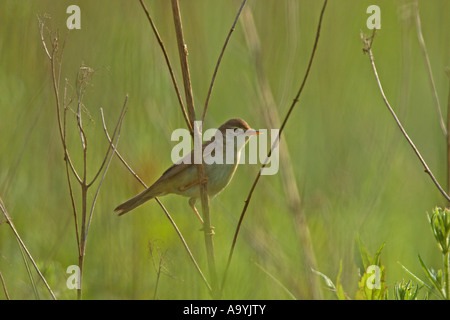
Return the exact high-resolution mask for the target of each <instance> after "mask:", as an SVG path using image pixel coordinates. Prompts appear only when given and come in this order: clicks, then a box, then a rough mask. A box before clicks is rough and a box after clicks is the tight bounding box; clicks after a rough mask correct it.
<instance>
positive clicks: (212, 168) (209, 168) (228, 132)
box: [114, 118, 259, 223]
mask: <svg viewBox="0 0 450 320" xmlns="http://www.w3.org/2000/svg"><path fill="white" fill-rule="evenodd" d="M219 134H220V136H219ZM257 134H259V132H258V131H256V130H253V129H251V128H250V126H249V125H248V124H247V122H245V121H244V120H243V119H240V118H234V119H230V120H228V121H227V122H225V123H224V124H223V125H221V126H220V127H219V129H217V132H216V135H215V136H214V137H213V138H212V139H211V140H210V141H208V142H205V143H203V145H202V152H203V153H202V154H203V159H204V166H205V174H206V177H207V191H208V195H209V196H210V197H214V196H215V195H217V194H218V193H219V192H221V191H222V190H223V189H224V188H225V187H226V186H227V185H228V183H229V182H230V181H231V179H232V178H233V175H234V173H235V171H236V168H237V166H238V164H239V159H240V156H241V151H242V149H243V148H244V146H245V144H246V143H247V142H248V138H249V137H250V136H252V135H257ZM221 137H222V138H221ZM235 140H236V142H235ZM219 144H221V145H222V146H220V145H219ZM217 150H219V151H221V152H222V154H216V152H217ZM227 150H228V151H227ZM231 151H234V152H233V159H232V160H233V161H227V152H231ZM228 157H230V156H229V155H228ZM213 158H214V159H215V160H216V161H215V162H214V161H212V160H213ZM187 159H190V161H189V163H186V162H187V161H186V160H187ZM193 159H194V151H191V152H190V153H189V154H188V155H187V156H186V157H184V158H183V159H181V160H180V161H179V162H177V163H176V164H174V165H173V166H171V167H170V168H169V169H167V170H166V171H165V172H164V173H163V174H162V176H161V177H160V178H159V179H158V180H157V181H156V182H155V183H154V184H153V185H151V186H150V187H149V188H147V189H146V190H144V191H142V192H141V193H139V194H138V195H136V196H135V197H133V198H131V199H130V200H128V201H126V202H124V203H122V204H121V205H119V206H118V207H117V208H116V209H114V211H116V212H118V214H119V216H120V215H123V214H124V213H127V212H128V211H130V210H133V209H134V208H136V207H138V206H140V205H141V204H143V203H144V202H146V201H148V200H151V199H153V198H155V197H159V196H164V195H166V194H169V193H173V194H179V195H182V196H185V197H189V205H190V206H191V208H192V209H193V210H194V212H195V213H196V215H197V216H198V218H199V219H200V221H202V223H203V220H202V218H201V216H200V214H199V213H198V211H197V209H196V208H195V202H196V200H197V199H198V198H200V183H201V182H200V181H199V180H198V173H197V168H196V165H195V164H194V161H193ZM217 159H219V160H220V159H221V160H222V161H217ZM228 160H229V158H228Z"/></svg>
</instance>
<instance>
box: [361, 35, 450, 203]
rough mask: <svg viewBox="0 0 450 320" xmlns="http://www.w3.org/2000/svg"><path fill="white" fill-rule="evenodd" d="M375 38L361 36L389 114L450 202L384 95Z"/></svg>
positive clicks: (449, 199) (449, 198)
mask: <svg viewBox="0 0 450 320" xmlns="http://www.w3.org/2000/svg"><path fill="white" fill-rule="evenodd" d="M374 30H375V29H374ZM374 36H375V32H374V34H373V35H372V37H370V38H367V37H364V36H363V35H362V34H361V40H362V41H363V43H364V45H365V47H364V49H363V51H364V52H366V53H368V54H369V60H370V64H371V66H372V69H373V73H374V75H375V79H376V81H377V85H378V88H379V90H380V93H381V96H382V98H383V101H384V103H385V104H386V106H387V107H388V109H389V112H390V113H391V114H392V116H393V117H394V120H395V122H396V123H397V126H398V127H399V128H400V131H401V132H402V134H403V136H404V137H405V138H406V140H407V141H408V143H409V145H410V146H411V148H412V149H413V150H414V153H415V154H416V156H417V157H418V158H419V160H420V162H421V163H422V165H423V167H424V168H425V172H426V173H427V174H428V175H429V176H430V178H431V180H432V181H433V183H434V184H435V185H436V187H437V188H438V189H439V191H440V192H441V193H442V195H443V196H444V197H445V198H446V199H447V201H450V197H449V196H448V194H447V193H446V192H445V191H444V189H443V188H442V187H441V185H440V184H439V182H438V181H437V180H436V178H435V177H434V175H433V173H432V172H431V170H430V168H429V167H428V165H427V163H426V162H425V160H424V159H423V157H422V155H421V154H420V152H419V150H418V149H417V147H416V146H415V144H414V142H413V141H412V140H411V138H410V137H409V135H408V134H407V133H406V130H405V128H403V125H402V124H401V122H400V120H399V119H398V117H397V115H396V113H395V111H394V109H392V107H391V105H390V104H389V101H388V100H387V98H386V95H385V94H384V91H383V87H382V85H381V81H380V78H379V76H378V72H377V68H376V66H375V62H374V58H373V53H372V41H373V38H374Z"/></svg>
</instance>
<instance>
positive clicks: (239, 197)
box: [0, 0, 450, 299]
mask: <svg viewBox="0 0 450 320" xmlns="http://www.w3.org/2000/svg"><path fill="white" fill-rule="evenodd" d="M146 3H147V6H148V7H149V9H150V12H151V14H152V16H153V18H154V20H155V23H156V25H157V27H158V29H159V30H160V33H161V37H162V38H163V40H164V43H165V45H166V47H167V50H168V51H169V55H170V58H171V61H172V63H173V65H174V66H175V70H176V76H177V79H178V82H179V84H180V85H181V84H182V81H181V72H180V71H179V70H180V69H179V60H178V55H177V54H178V53H177V48H176V41H175V33H174V27H173V19H172V13H171V8H170V4H169V2H168V1H148V2H146ZM321 3H322V2H321V1H312V0H310V1H302V2H300V1H275V0H272V1H269V0H265V1H261V0H260V1H249V2H248V3H247V5H248V6H249V7H250V8H251V10H252V12H253V15H254V18H255V24H256V28H257V30H258V32H259V34H260V37H261V46H262V49H263V51H262V62H263V65H264V68H265V72H266V74H267V77H268V79H269V83H270V85H271V89H272V92H273V95H274V99H275V102H276V104H277V107H278V112H279V114H280V117H281V118H282V117H284V115H285V113H286V111H287V109H288V107H289V105H290V103H291V101H292V99H293V98H294V96H295V93H296V92H297V90H298V87H299V85H300V81H301V80H302V78H303V74H304V71H305V68H306V65H307V62H308V58H309V55H310V52H311V48H312V44H313V41H314V37H315V30H316V27H317V19H318V16H319V12H320V9H321V5H322V4H321ZM409 3H410V2H409V1H376V2H374V1H344V0H341V1H335V0H334V1H329V3H328V8H327V11H326V12H325V17H324V22H323V26H322V32H321V38H320V40H319V47H318V51H317V54H316V57H315V61H314V64H313V67H312V70H311V74H310V78H309V79H308V82H307V84H306V87H305V90H304V92H303V93H302V96H301V98H300V101H299V103H298V105H297V106H296V108H295V109H294V111H293V113H292V115H291V118H290V119H289V121H288V124H287V126H286V129H285V131H284V134H283V137H282V139H286V141H287V143H288V146H289V151H290V154H291V158H292V161H293V164H294V170H295V179H296V181H297V184H298V187H299V190H300V193H301V197H302V208H303V210H304V212H305V214H306V217H307V221H308V225H309V228H310V232H311V241H312V243H313V248H314V253H315V255H316V259H317V268H318V270H319V271H321V272H322V273H324V274H326V275H327V276H329V277H330V278H331V279H333V280H334V279H336V278H337V275H338V272H339V266H340V261H341V260H342V265H343V269H342V272H341V275H340V281H341V283H342V285H343V287H344V289H345V290H348V291H350V292H351V293H353V292H356V290H357V288H358V281H359V280H360V279H358V277H357V276H356V262H355V254H356V255H357V254H358V248H357V247H355V238H356V236H357V234H359V235H360V238H361V240H362V242H363V243H364V244H365V245H366V246H367V248H368V250H369V252H371V253H372V254H373V253H375V252H376V250H377V249H378V248H379V247H380V245H381V244H382V243H385V247H384V248H383V251H382V254H381V257H382V261H383V265H384V267H385V272H386V279H385V280H386V286H388V287H393V286H394V284H395V283H396V282H398V281H401V280H402V279H406V280H409V279H411V276H410V275H409V274H408V273H406V272H405V271H404V270H403V268H402V267H401V265H400V264H399V263H398V262H400V263H401V264H402V265H404V266H406V267H407V268H408V269H409V270H410V271H411V272H413V273H414V274H416V275H423V270H422V267H421V265H420V263H419V261H418V259H417V256H418V254H420V256H421V257H422V259H423V260H424V261H425V262H426V263H427V265H428V266H440V265H441V263H442V260H441V259H442V258H441V255H440V253H439V250H437V248H436V244H435V241H434V238H433V235H432V233H431V232H430V227H429V223H428V220H427V216H426V212H430V211H431V210H432V208H434V207H435V206H445V205H446V203H445V202H444V198H443V197H442V196H441V195H440V194H439V192H438V191H437V189H436V188H435V186H434V185H433V184H432V182H431V181H430V179H429V177H428V176H427V175H426V174H425V173H424V172H423V168H422V167H421V164H420V162H419V161H418V159H417V158H416V157H415V155H414V153H413V151H412V150H411V148H410V147H409V145H408V144H407V143H406V141H405V140H404V138H403V137H402V136H401V134H400V131H399V130H398V129H397V128H396V127H395V123H394V121H393V119H392V118H391V116H390V115H389V113H388V111H387V109H386V107H385V105H384V104H383V101H382V99H381V96H380V93H379V91H378V88H377V86H376V82H375V78H374V76H373V74H372V71H371V68H370V64H369V60H368V57H367V56H366V55H364V54H363V53H362V47H363V45H362V42H361V40H360V38H359V32H360V30H362V31H363V32H366V33H369V31H368V30H367V28H366V19H367V17H368V14H366V8H367V7H368V6H369V5H371V4H378V5H379V6H380V8H381V18H382V22H381V23H382V28H381V30H380V31H379V33H378V35H377V37H376V39H375V42H374V48H373V52H374V55H375V58H376V63H377V68H378V71H379V75H380V78H381V81H382V83H383V86H384V89H385V92H386V95H387V96H388V99H389V100H390V102H391V104H392V105H393V107H394V108H395V109H396V111H397V112H398V114H399V117H400V118H401V120H402V122H403V124H404V126H405V128H406V130H407V131H408V133H409V134H410V136H411V138H412V139H413V140H414V142H415V143H416V145H417V147H418V148H419V149H420V150H421V152H422V155H423V156H424V157H425V159H426V160H427V162H428V164H429V166H430V168H431V169H432V170H433V172H434V174H435V176H436V177H437V178H438V180H439V181H440V182H441V184H443V185H445V184H446V181H445V180H446V178H445V177H446V170H447V169H446V142H445V139H444V138H443V135H442V133H441V131H440V127H439V123H438V119H437V114H436V111H435V108H434V105H433V97H432V93H431V90H430V84H429V81H428V77H427V70H426V67H425V62H424V60H423V56H422V52H421V49H420V46H419V44H418V41H417V36H416V31H415V27H414V24H413V21H410V22H411V23H412V24H411V25H410V26H409V27H408V22H407V20H402V18H401V12H405V11H406V9H407V8H409V7H408V4H409ZM74 4H78V5H79V6H80V8H81V30H74V31H71V33H70V35H69V37H68V40H67V45H66V48H65V54H64V61H63V74H62V77H63V79H64V78H68V79H69V82H70V84H71V89H70V90H69V91H70V93H71V94H72V95H73V94H75V79H76V73H77V70H78V68H79V66H80V65H82V64H85V65H87V66H89V67H91V68H93V69H94V70H96V72H95V74H94V77H93V79H92V81H91V86H90V87H89V88H88V90H87V93H86V97H85V100H84V104H85V105H86V107H87V108H88V110H89V113H90V114H91V116H92V121H88V120H87V119H86V118H85V126H86V130H87V135H88V137H89V143H90V145H89V158H88V163H89V168H91V169H92V170H91V171H89V172H88V175H89V176H92V175H93V174H94V168H97V166H98V165H99V164H100V163H101V161H102V157H103V155H104V152H105V150H106V146H107V141H106V138H105V136H104V134H103V129H102V124H101V118H100V111H99V108H100V107H102V108H103V109H104V111H105V116H106V121H107V123H108V126H109V128H110V131H111V132H112V129H113V124H114V122H115V121H116V119H117V117H118V115H119V112H120V109H121V107H122V104H123V100H124V98H125V95H126V94H128V95H129V99H128V104H127V105H128V112H127V114H126V116H125V119H124V123H123V127H122V133H121V137H120V142H119V150H120V152H121V153H122V155H123V156H124V157H125V158H126V159H127V161H128V162H129V164H130V165H131V166H132V167H133V169H134V170H135V171H136V172H137V173H138V174H139V175H140V176H141V177H142V178H143V179H144V181H145V182H146V183H147V184H151V183H152V182H153V181H154V180H155V179H157V178H158V177H159V175H160V174H161V173H162V172H163V171H164V170H165V169H166V168H167V167H168V166H170V165H171V160H170V151H171V148H172V147H173V146H174V144H175V142H171V141H170V135H171V132H172V130H173V129H175V128H180V127H185V123H184V119H183V117H182V115H181V112H180V110H179V106H178V102H177V98H176V96H175V92H174V90H173V87H172V85H171V80H170V76H169V73H168V72H167V68H166V66H165V63H164V59H163V56H162V54H161V51H160V49H159V47H158V45H157V42H156V40H155V38H154V36H153V34H152V32H151V29H150V26H149V24H148V21H147V20H146V17H145V15H144V13H143V11H142V9H141V7H140V5H139V3H138V1H126V2H125V1H95V2H94V1H77V2H76V3H74ZM238 5H239V3H237V2H236V3H235V2H229V1H220V2H216V1H214V2H212V1H206V0H204V1H198V0H197V1H192V0H191V1H181V12H182V15H183V24H184V33H185V38H186V42H187V45H188V50H189V62H190V70H191V76H192V82H193V83H192V85H193V89H194V100H195V102H196V105H197V109H198V110H201V109H202V107H203V104H204V101H205V98H206V94H207V90H208V86H209V82H210V80H211V76H212V73H213V70H214V67H215V64H216V61H217V58H218V56H219V53H220V49H221V48H222V45H223V42H224V40H225V37H226V35H227V33H228V31H229V28H230V26H231V24H232V22H233V20H234V17H235V14H236V12H237V9H238ZM449 9H450V3H449V2H448V1H437V0H436V1H431V2H430V3H427V4H426V5H425V4H424V2H420V13H421V20H422V28H423V34H424V38H425V42H426V44H427V49H428V54H429V56H430V61H431V66H432V69H433V73H434V78H435V83H436V86H437V92H438V94H439V98H440V102H441V105H442V106H446V105H447V97H448V90H449V89H448V88H449V87H448V78H447V77H446V75H445V73H444V67H445V66H448V65H449V60H448V57H449V56H448V52H449V51H450V42H449V41H448V40H449V35H448V30H450V22H449V21H448V19H447V16H446V13H447V12H449ZM65 12H66V4H65V3H63V2H60V1H59V2H56V3H55V1H50V0H48V1H44V0H40V1H14V0H6V1H5V0H4V1H2V2H1V3H0V27H1V28H0V57H1V59H0V70H1V72H0V88H1V94H0V137H1V141H0V196H1V197H2V198H3V201H4V202H5V204H6V206H7V208H8V211H9V213H10V215H11V217H12V218H13V221H14V224H15V226H16V228H17V230H18V232H19V233H20V235H21V237H22V239H23V241H24V242H25V243H26V244H27V246H28V249H29V250H30V252H31V254H32V255H33V257H34V259H35V260H36V262H37V263H38V265H39V267H40V269H41V271H42V272H43V274H44V276H45V277H46V279H47V280H48V282H49V284H50V286H51V288H52V289H53V290H54V292H55V294H56V296H57V297H58V298H60V299H75V298H76V292H75V291H70V290H68V289H67V288H66V279H67V277H68V274H66V268H67V267H68V266H69V265H73V264H77V259H78V255H77V252H76V250H77V248H76V239H75V229H74V225H73V216H72V209H71V205H70V198H69V194H68V187H67V180H66V176H65V166H64V161H63V152H62V148H61V145H60V140H59V136H58V135H59V133H58V129H57V122H56V115H55V99H54V94H53V91H52V85H51V75H50V67H49V62H48V59H47V58H46V55H45V53H44V50H43V48H42V45H41V41H40V37H39V28H38V21H37V18H36V15H37V14H44V13H48V14H50V15H51V17H52V18H51V20H50V21H49V22H48V26H49V27H51V28H52V30H55V29H57V28H58V29H59V30H60V34H61V35H64V34H65V32H66V27H65V22H66V19H67V17H68V14H66V13H65ZM251 59H252V58H251V55H250V53H249V50H248V48H247V45H246V41H245V38H244V34H243V32H242V25H241V24H239V23H238V25H237V27H236V30H235V32H234V33H233V35H232V38H231V40H230V43H229V46H228V48H227V51H226V52H225V55H224V59H223V61H222V64H221V66H220V69H219V74H218V77H217V80H216V84H215V87H214V91H213V94H212V97H211V101H210V105H209V108H208V114H207V116H206V123H205V125H204V128H209V127H217V126H218V125H220V124H221V123H223V122H224V121H226V120H227V119H229V118H232V117H242V118H244V119H246V120H247V121H248V122H249V124H250V125H251V126H252V127H255V128H263V127H264V121H263V117H262V115H261V114H259V112H258V111H257V110H259V109H258V108H257V107H256V104H257V103H259V96H258V90H259V88H258V82H257V74H256V71H255V68H254V67H253V61H252V60H251ZM404 97H406V100H405V98H404ZM442 111H443V113H444V116H445V115H446V110H445V109H444V110H442ZM198 113H200V112H198ZM69 122H70V126H69V127H68V136H69V140H68V141H69V142H68V143H69V146H70V149H71V150H73V151H72V152H73V155H74V162H75V165H76V166H77V168H81V165H82V162H81V153H80V144H79V138H78V135H77V131H76V126H75V124H76V122H75V117H74V116H70V117H69ZM258 168H259V166H257V165H243V166H240V167H239V168H238V171H237V173H236V175H235V177H234V179H233V180H232V182H231V184H230V186H229V187H228V188H227V189H226V190H225V191H223V192H222V193H221V194H220V195H219V196H218V197H216V198H215V199H213V200H212V201H211V214H212V224H213V225H214V226H215V232H216V235H215V237H214V241H215V242H214V244H215V253H216V259H217V265H218V272H219V275H221V274H222V273H223V271H224V268H225V265H226V260H227V257H228V252H229V248H230V245H231V240H232V237H233V233H234V230H235V226H236V223H237V220H238V218H239V214H240V213H241V211H242V207H243V205H244V200H245V197H246V196H247V194H248V191H249V189H250V187H251V183H252V182H253V179H254V177H255V176H256V174H257V170H258ZM141 190H142V187H141V186H140V185H139V184H138V183H137V182H136V181H135V180H134V178H133V177H132V176H131V175H130V174H129V173H128V172H127V171H126V169H125V168H124V167H123V166H122V165H121V163H119V161H117V159H113V161H112V163H111V167H110V168H109V171H108V174H107V176H106V179H105V181H104V183H103V187H102V189H101V191H100V196H99V199H98V202H97V206H96V209H95V212H94V218H93V222H92V225H91V229H90V233H89V237H88V243H87V250H86V258H85V266H84V279H83V291H84V292H83V297H84V298H85V299H151V298H153V294H154V289H155V285H156V279H157V276H156V272H155V270H154V267H153V263H152V260H151V256H150V252H149V243H150V242H154V241H156V245H157V246H159V248H160V250H161V252H164V263H165V267H166V268H167V274H162V275H161V277H160V279H159V284H158V290H157V298H159V299H208V298H209V294H208V292H207V290H206V288H205V286H204V284H203V283H202V281H201V280H200V278H199V276H198V273H197V272H196V270H195V268H194V267H193V265H192V263H191V261H190V260H189V258H188V256H187V253H186V251H185V250H184V248H183V247H182V245H181V242H180V240H179V238H178V237H177V235H176V233H175V232H174V230H173V228H172V226H171V225H170V223H169V222H168V220H167V218H166V217H165V216H164V214H163V212H162V210H161V209H160V208H159V206H158V205H157V204H156V202H154V201H151V202H149V203H148V204H146V205H145V206H143V207H141V208H139V209H136V210H135V211H134V212H132V213H129V214H127V215H125V216H123V217H120V218H118V217H116V216H115V215H114V214H113V209H114V208H115V207H116V206H117V205H118V204H120V203H121V202H123V201H124V200H126V199H128V198H129V197H131V196H133V195H134V194H136V193H137V192H139V191H141ZM75 196H76V198H77V199H79V194H78V193H76V195H75ZM161 201H162V202H163V203H164V205H165V206H166V207H167V209H168V210H169V212H170V213H171V214H172V216H173V218H174V219H175V220H176V222H177V224H178V226H179V228H180V229H181V231H182V232H183V234H184V236H185V237H186V241H187V242H188V243H189V245H190V247H191V250H192V251H193V254H194V255H195V257H196V258H197V259H198V262H199V264H200V266H201V267H202V269H203V270H204V272H205V273H206V274H207V273H208V272H207V270H208V268H207V261H206V257H205V247H204V239H203V234H202V232H200V231H199V229H200V225H199V223H198V221H197V218H196V217H195V215H194V214H193V213H192V212H191V210H190V208H189V206H188V202H187V199H185V198H180V197H177V196H171V195H169V196H165V197H163V198H161ZM199 207H200V206H199ZM0 221H3V220H2V218H0ZM241 232H242V233H241V234H240V236H239V238H238V242H237V245H236V249H235V255H234V257H233V261H232V264H231V267H230V271H229V275H228V277H227V279H228V281H227V284H226V288H225V291H224V296H223V297H224V298H229V299H289V298H290V295H289V294H287V293H286V291H285V290H284V289H283V287H282V286H279V285H278V284H277V282H276V281H274V280H273V279H272V278H271V277H270V276H268V275H267V274H266V273H265V272H263V271H262V269H261V268H260V267H258V265H259V266H262V267H263V268H264V270H266V271H267V272H268V273H270V274H271V275H272V276H273V277H274V278H276V279H277V280H278V281H279V282H280V283H282V284H283V285H284V286H285V287H286V288H287V289H288V290H289V291H290V292H291V293H292V294H293V295H294V296H295V297H297V298H299V299H302V298H303V299H304V298H310V297H311V288H310V287H309V281H308V279H310V278H311V277H318V276H317V275H316V274H314V273H312V272H311V270H310V268H309V267H308V266H306V265H305V262H304V261H303V258H302V257H303V255H302V252H303V250H304V248H303V247H302V243H301V242H300V241H299V236H298V233H297V232H298V231H297V230H296V227H295V225H294V224H293V217H292V214H291V213H290V211H289V207H288V204H287V202H286V196H285V195H284V192H283V186H282V181H281V180H280V177H279V175H276V176H263V177H262V178H261V180H260V182H259V184H258V185H257V187H256V191H255V194H254V196H253V198H252V201H251V203H250V206H249V209H248V212H247V215H246V217H245V220H244V223H243V229H242V231H241ZM355 252H356V253H355ZM0 271H1V272H2V275H3V277H4V279H5V283H6V286H7V288H8V293H9V295H10V297H11V298H13V299H34V298H35V296H34V293H33V288H32V286H31V284H30V282H29V280H28V274H27V271H26V268H25V266H24V263H23V260H22V255H21V253H20V249H19V247H18V245H17V241H16V239H15V237H14V235H13V234H12V232H11V231H10V229H9V228H8V226H7V225H6V224H0ZM422 278H424V277H422ZM35 279H37V277H35ZM37 287H38V290H39V294H40V297H41V298H49V296H48V293H47V292H46V290H45V288H44V286H43V285H42V283H41V282H39V281H37ZM351 288H354V290H353V289H351ZM323 293H324V297H325V298H334V297H335V295H334V293H332V292H329V291H328V290H327V289H326V288H325V286H323ZM0 298H1V299H4V295H3V292H2V293H0ZM431 298H432V297H431Z"/></svg>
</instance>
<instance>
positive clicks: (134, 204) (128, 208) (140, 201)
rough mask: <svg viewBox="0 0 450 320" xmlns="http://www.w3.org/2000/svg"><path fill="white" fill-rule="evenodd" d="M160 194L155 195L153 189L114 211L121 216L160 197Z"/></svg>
mask: <svg viewBox="0 0 450 320" xmlns="http://www.w3.org/2000/svg"><path fill="white" fill-rule="evenodd" d="M159 195H160V194H159V193H155V192H154V190H152V188H149V189H146V190H144V191H142V192H141V193H139V194H138V195H136V196H135V197H133V198H131V199H130V200H128V201H125V202H124V203H122V204H121V205H119V206H118V207H117V208H115V209H114V211H115V212H117V213H118V215H119V216H121V215H123V214H125V213H127V212H128V211H131V210H133V209H134V208H136V207H138V206H140V205H141V204H143V203H144V202H147V201H148V200H151V199H153V198H154V197H156V196H159Z"/></svg>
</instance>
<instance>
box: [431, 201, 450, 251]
mask: <svg viewBox="0 0 450 320" xmlns="http://www.w3.org/2000/svg"><path fill="white" fill-rule="evenodd" d="M427 217H428V222H429V223H430V227H431V230H432V232H433V235H434V238H435V239H436V242H437V244H438V246H439V248H440V249H441V252H442V254H444V255H445V254H447V253H448V251H449V248H450V210H449V209H447V208H445V209H443V210H442V209H441V208H439V207H435V208H434V209H433V213H432V215H431V216H430V215H427Z"/></svg>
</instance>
